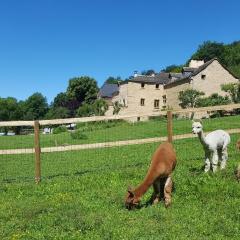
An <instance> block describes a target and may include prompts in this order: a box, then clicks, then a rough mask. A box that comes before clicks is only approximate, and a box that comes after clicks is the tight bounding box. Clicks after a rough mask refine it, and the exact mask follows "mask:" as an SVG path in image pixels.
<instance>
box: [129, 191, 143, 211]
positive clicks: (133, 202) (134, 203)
mask: <svg viewBox="0 0 240 240" xmlns="http://www.w3.org/2000/svg"><path fill="white" fill-rule="evenodd" d="M139 204H140V199H139V198H137V197H136V196H135V194H134V192H133V191H132V190H130V189H129V190H128V191H127V195H126V198H125V207H126V208H127V209H128V210H132V209H134V208H137V207H138V206H139Z"/></svg>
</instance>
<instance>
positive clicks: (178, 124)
mask: <svg viewBox="0 0 240 240" xmlns="http://www.w3.org/2000/svg"><path fill="white" fill-rule="evenodd" d="M203 122H204V130H205V131H210V130H215V129H219V128H221V129H230V128H239V126H240V124H239V122H240V116H229V117H222V118H214V119H211V120H208V119H206V120H203ZM191 125H192V124H191V121H190V120H177V119H175V120H174V121H173V132H174V134H183V133H191ZM84 134H85V135H86V136H87V139H72V137H71V135H70V133H69V132H66V133H60V134H51V135H43V134H42V135H41V146H42V147H50V146H60V145H72V144H84V143H97V142H110V141H118V140H129V139H142V138H151V137H160V136H166V135H167V127H166V119H161V120H150V121H147V122H137V123H134V124H130V123H127V122H120V123H117V124H116V125H115V126H112V127H110V128H103V129H97V130H94V131H86V132H84ZM33 144H34V136H33V135H23V136H1V137H0V149H16V148H33V146H34V145H33Z"/></svg>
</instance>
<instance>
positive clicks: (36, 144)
mask: <svg viewBox="0 0 240 240" xmlns="http://www.w3.org/2000/svg"><path fill="white" fill-rule="evenodd" d="M34 148H35V182H36V183H39V182H40V181H41V158H40V154H41V148H40V136H39V121H34Z"/></svg>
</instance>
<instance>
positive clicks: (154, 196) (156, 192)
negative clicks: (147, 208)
mask: <svg viewBox="0 0 240 240" xmlns="http://www.w3.org/2000/svg"><path fill="white" fill-rule="evenodd" d="M159 201H160V179H159V178H158V179H157V180H155V181H154V183H153V194H152V197H151V202H152V203H153V204H156V203H158V202H159Z"/></svg>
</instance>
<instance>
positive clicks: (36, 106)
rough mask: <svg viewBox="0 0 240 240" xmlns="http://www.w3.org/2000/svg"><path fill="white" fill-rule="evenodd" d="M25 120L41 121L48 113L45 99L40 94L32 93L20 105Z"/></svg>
mask: <svg viewBox="0 0 240 240" xmlns="http://www.w3.org/2000/svg"><path fill="white" fill-rule="evenodd" d="M22 107H23V111H24V119H25V120H36V119H43V118H44V117H45V114H46V113H47V111H48V103H47V99H46V97H44V96H43V95H42V94H41V93H38V92H37V93H34V94H33V95H31V96H30V97H29V98H28V99H27V100H26V101H25V102H23V103H22Z"/></svg>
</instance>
